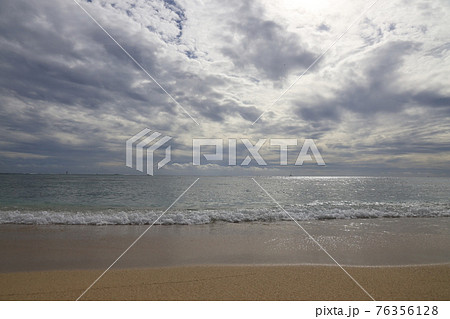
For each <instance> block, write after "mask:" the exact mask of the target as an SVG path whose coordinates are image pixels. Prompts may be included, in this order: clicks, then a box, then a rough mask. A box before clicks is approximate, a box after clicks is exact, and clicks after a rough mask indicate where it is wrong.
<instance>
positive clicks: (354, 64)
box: [0, 0, 450, 176]
mask: <svg viewBox="0 0 450 319" xmlns="http://www.w3.org/2000/svg"><path fill="white" fill-rule="evenodd" d="M78 2H79V4H80V5H81V6H82V7H83V8H84V9H85V10H86V11H87V12H88V13H89V14H90V15H91V16H92V18H93V19H95V20H96V21H97V22H98V24H99V25H100V26H101V27H102V28H103V30H102V28H101V27H100V26H99V25H97V24H96V23H95V22H94V21H93V20H92V19H91V18H90V17H89V15H88V14H87V13H86V12H84V11H83V9H82V8H80V7H79V6H78V5H77V3H76V2H75V1H74V0H58V1H57V0H39V1H25V0H2V1H1V2H0V172H1V173H13V172H15V173H65V172H66V171H69V172H70V173H100V174H103V173H107V174H141V173H140V172H138V171H136V170H135V169H134V168H129V167H126V166H125V142H126V140H127V139H129V138H130V137H132V136H133V135H135V134H136V133H138V132H140V131H141V130H143V129H145V128H149V129H150V130H152V131H157V132H160V133H161V134H163V135H166V136H170V137H172V140H171V141H170V143H171V144H170V145H171V150H172V157H171V162H170V163H168V164H167V165H166V166H164V167H163V168H161V169H160V170H156V171H157V173H158V174H196V175H198V174H200V175H286V174H292V175H380V176H392V175H418V176H450V125H449V120H450V86H449V76H448V74H450V58H449V52H450V28H449V27H448V24H449V23H448V21H450V2H449V1H448V0H430V1H425V0H414V1H404V0H393V1H387V0H379V1H377V2H376V3H375V5H373V6H372V7H370V6H371V5H372V3H373V1H363V0H345V1H344V0H329V1H328V0H316V1H288V0H280V1H266V0H261V1H256V0H255V1H237V0H236V1H234V0H232V1H206V0H205V1H202V0H180V1H174V0H165V1H163V0H148V1H146V0H137V1H130V0H115V1H109V0H102V1H99V0H92V1H86V0H78ZM369 7H370V8H369ZM368 8H369V9H368ZM367 9H368V10H367ZM349 27H350V28H349ZM105 31H106V32H107V33H108V34H109V35H110V36H111V37H110V36H108V34H107V33H106V32H105ZM118 44H120V45H121V46H122V48H123V49H124V50H125V51H126V52H127V53H128V54H127V53H125V52H124V50H122V48H121V47H119V45H118ZM133 59H134V61H133ZM315 61H316V63H314V62H315ZM313 63H314V64H313ZM137 64H139V65H140V66H138V65H137ZM311 64H313V65H312V66H311ZM141 67H142V69H144V70H145V72H144V70H142V69H141ZM305 70H307V72H306V73H305V74H304V75H303V76H302V77H300V76H301V75H302V73H304V72H305ZM169 95H170V96H169ZM171 97H172V98H171ZM175 101H176V102H175ZM261 115H262V116H261ZM260 116H261V117H260ZM257 119H258V120H257ZM194 120H195V121H194ZM255 120H257V121H256V122H255ZM196 122H197V123H198V125H197V123H196ZM254 122H255V123H254ZM193 138H215V139H223V140H224V149H225V153H226V154H225V156H224V160H222V161H206V159H205V158H203V159H202V165H200V166H193V165H192V139H193ZM230 138H232V139H236V141H237V165H236V166H228V165H227V164H228V161H227V156H228V154H227V152H228V139H230ZM276 138H289V139H297V140H298V145H297V146H290V147H289V149H288V164H289V165H287V166H281V165H279V156H280V155H279V152H278V148H277V147H274V146H271V145H270V140H271V139H276ZM242 139H248V140H249V141H251V142H252V144H255V143H256V142H258V140H259V139H266V142H265V144H264V145H263V146H262V147H261V155H262V156H263V158H264V159H265V160H266V162H267V165H265V166H261V165H257V163H256V161H255V160H254V159H252V161H251V162H250V163H249V165H240V164H241V162H242V161H243V160H244V158H245V157H246V156H248V155H249V152H248V151H247V150H246V148H245V146H244V144H243V142H242ZM305 139H313V140H314V142H315V144H316V145H317V148H318V150H319V151H320V154H321V155H322V157H323V159H324V161H325V162H326V165H325V166H318V165H317V163H316V162H315V161H311V162H309V163H306V164H305V165H303V166H295V165H294V162H295V160H296V158H297V155H298V154H299V151H300V148H301V145H302V143H303V141H304V140H305ZM163 151H164V150H163V149H162V150H160V151H158V152H159V153H158V152H157V153H156V156H157V158H158V156H159V157H161V156H163V155H164V153H163ZM210 151H211V149H210V148H204V152H205V153H207V152H210ZM313 159H314V158H313Z"/></svg>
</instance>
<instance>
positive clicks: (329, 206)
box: [0, 202, 450, 225]
mask: <svg viewBox="0 0 450 319" xmlns="http://www.w3.org/2000/svg"><path fill="white" fill-rule="evenodd" d="M285 209H286V210H287V211H288V212H289V213H290V214H291V215H292V217H294V218H295V219H296V220H323V219H358V218H383V217H450V209H449V208H448V207H447V205H444V206H442V205H431V207H430V205H428V207H424V206H421V205H417V204H391V203H388V204H383V203H369V204H368V203H357V204H356V203H336V202H334V203H323V202H322V203H310V204H306V205H303V206H293V207H286V208H285ZM161 214H162V211H154V210H129V211H120V210H112V209H110V210H103V211H79V212H72V211H44V210H36V211H30V210H8V211H0V224H31V225H50V224H63V225H146V224H151V223H153V222H154V221H155V220H156V219H157V218H158V217H159V216H160V215H161ZM284 220H291V219H290V217H289V216H287V215H286V214H285V213H284V212H282V211H281V210H280V209H277V208H272V209H263V208H261V209H234V210H233V209H229V210H198V211H192V210H188V211H187V210H186V211H172V212H167V213H166V214H165V215H164V216H162V217H161V218H160V219H159V220H158V222H157V224H163V225H174V224H178V225H193V224H209V223H214V222H217V221H220V222H230V223H242V222H257V221H259V222H272V221H284Z"/></svg>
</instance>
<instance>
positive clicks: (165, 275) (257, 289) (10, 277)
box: [0, 264, 450, 300]
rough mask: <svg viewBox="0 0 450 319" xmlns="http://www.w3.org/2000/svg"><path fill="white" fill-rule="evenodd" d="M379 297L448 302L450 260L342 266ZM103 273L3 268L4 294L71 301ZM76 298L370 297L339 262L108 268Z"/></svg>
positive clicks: (11, 297) (7, 297) (14, 297)
mask: <svg viewBox="0 0 450 319" xmlns="http://www.w3.org/2000/svg"><path fill="white" fill-rule="evenodd" d="M345 269H346V270H347V271H348V272H349V273H350V274H351V275H352V276H353V277H354V278H355V279H356V280H357V281H358V282H359V283H360V284H361V285H362V286H363V287H364V288H365V289H366V290H367V291H368V292H369V294H370V295H371V296H373V297H374V298H375V299H376V300H450V264H447V265H440V266H423V265H422V266H410V267H403V266H394V267H380V266H378V267H354V266H353V267H345ZM101 273H102V271H99V270H64V271H61V270H55V271H44V272H42V271H41V272H22V273H3V274H0V283H1V284H0V286H1V287H2V291H1V292H0V299H1V300H75V299H77V298H78V297H79V296H80V295H81V294H82V293H83V292H84V290H85V289H86V288H87V287H89V286H90V284H92V282H93V281H94V280H95V279H96V278H97V277H98V276H99V275H100V274H101ZM81 300H370V298H369V296H368V295H366V294H365V293H364V292H363V291H362V290H361V289H360V288H359V287H358V286H357V285H356V284H355V283H354V282H353V281H352V280H351V279H350V278H349V277H348V276H347V275H346V274H345V273H344V272H343V271H342V270H341V269H340V268H339V267H338V266H310V265H290V266H280V265H276V266H271V265H250V266H241V265H221V266H207V265H203V266H183V267H162V268H140V269H139V268H136V269H111V270H110V271H108V272H107V273H106V274H105V275H104V276H103V277H102V278H101V279H100V280H99V281H98V282H97V283H96V284H95V285H94V286H93V287H92V288H91V289H90V290H89V291H88V292H87V293H86V294H85V295H84V296H83V298H82V299H81Z"/></svg>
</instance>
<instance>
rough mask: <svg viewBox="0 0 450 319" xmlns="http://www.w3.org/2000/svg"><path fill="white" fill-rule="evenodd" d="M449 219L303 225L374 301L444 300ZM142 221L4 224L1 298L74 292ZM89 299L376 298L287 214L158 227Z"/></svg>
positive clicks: (69, 296) (65, 296)
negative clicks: (278, 218)
mask: <svg viewBox="0 0 450 319" xmlns="http://www.w3.org/2000/svg"><path fill="white" fill-rule="evenodd" d="M448 223H449V221H448V219H446V218H442V219H440V218H433V219H420V218H417V219H376V220H358V221H352V220H331V221H309V222H305V223H303V224H304V226H305V228H306V229H308V231H309V232H310V233H311V234H312V235H313V236H314V238H317V240H318V241H319V242H320V243H321V245H323V247H325V248H326V249H327V251H328V252H329V253H330V254H331V255H332V256H333V257H334V258H336V260H338V261H339V262H340V264H341V265H343V266H344V268H345V269H346V270H347V271H348V272H349V273H350V274H351V275H352V276H353V277H354V278H355V279H356V280H357V281H358V282H359V283H360V284H361V285H362V286H363V287H364V288H365V289H366V290H367V291H368V292H369V293H370V294H371V295H372V296H373V297H374V298H375V299H377V300H449V299H450V288H449V287H450V263H449V260H450V257H449V251H450V249H449V240H448ZM147 227H148V226H145V225H144V226H125V225H123V226H80V225H77V226H70V225H45V226H44V225H41V226H40V225H0V248H1V251H2V260H1V262H0V299H1V300H75V299H77V298H78V296H80V295H81V293H83V291H84V290H85V289H86V288H87V287H89V285H90V284H91V283H92V282H93V281H94V280H95V279H96V278H97V277H98V276H99V275H100V274H101V273H102V272H103V271H104V270H105V269H106V268H107V267H108V266H109V265H110V264H111V263H112V262H113V261H114V260H115V259H116V258H117V257H118V256H119V255H120V254H121V253H122V252H123V251H124V250H125V249H126V248H127V247H128V246H129V244H130V243H132V242H133V241H134V240H135V239H136V238H137V237H138V235H139V234H140V233H142V231H144V230H145V229H146V228H147ZM380 229H382V230H383V231H380ZM83 299H84V300H97V299H98V300H368V299H369V297H368V296H367V295H366V294H365V293H364V292H363V291H362V290H361V289H360V288H359V287H358V286H357V285H356V284H355V283H354V282H353V281H352V280H351V279H350V278H349V277H348V276H347V275H346V274H345V273H344V272H343V271H342V269H340V268H339V267H338V266H336V265H335V264H334V263H333V261H332V260H330V258H329V257H328V256H327V255H326V254H325V253H324V252H323V251H321V250H320V249H319V248H318V247H317V246H316V245H315V244H314V243H313V242H312V241H311V240H310V239H309V238H308V237H307V236H306V235H305V234H304V233H302V232H301V231H300V230H299V228H298V226H297V225H295V224H294V223H289V222H280V223H270V224H266V223H238V224H232V223H218V224H209V225H192V226H186V225H173V226H155V227H153V228H152V229H151V230H150V231H149V232H148V233H147V234H146V235H145V236H144V237H143V238H142V240H141V241H139V242H138V243H137V244H136V245H135V246H133V248H132V249H130V251H129V252H128V253H127V254H126V255H125V256H124V257H123V258H122V259H120V260H119V261H118V262H117V263H116V264H115V265H114V267H113V268H112V269H111V270H110V271H109V272H107V273H106V275H105V276H104V277H102V278H101V279H100V280H99V281H98V282H97V283H96V285H95V286H94V287H93V288H92V289H91V290H89V291H88V292H87V293H86V294H85V295H84V296H83Z"/></svg>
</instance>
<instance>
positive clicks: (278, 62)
mask: <svg viewBox="0 0 450 319" xmlns="http://www.w3.org/2000/svg"><path fill="white" fill-rule="evenodd" d="M235 13H236V21H233V22H230V24H229V28H230V32H228V33H226V34H228V35H227V38H226V40H227V41H226V42H227V43H230V44H229V45H226V46H224V47H223V48H222V53H223V54H224V55H226V56H228V57H230V58H231V59H232V61H233V63H234V64H235V66H236V67H237V68H244V69H245V68H247V67H248V66H253V67H255V68H256V69H257V70H258V71H259V72H260V73H261V75H262V76H263V77H265V78H268V79H270V80H272V81H279V80H282V79H284V78H285V77H286V75H287V74H290V73H291V72H292V71H298V70H300V69H304V68H307V67H308V66H309V65H311V63H312V62H313V61H314V59H315V58H316V55H315V53H314V52H312V51H311V50H310V49H309V48H308V46H307V45H306V43H305V42H304V41H302V39H301V38H300V37H299V36H298V35H297V34H294V33H291V32H289V31H287V30H286V28H285V27H283V26H282V25H281V24H279V23H277V22H276V21H272V20H267V19H265V18H264V11H263V10H262V9H261V8H260V7H258V6H257V5H256V4H255V3H254V2H253V1H245V2H242V3H241V2H240V4H239V6H238V7H237V10H236V12H235ZM229 33H231V34H229Z"/></svg>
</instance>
